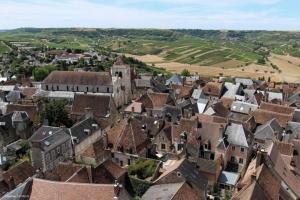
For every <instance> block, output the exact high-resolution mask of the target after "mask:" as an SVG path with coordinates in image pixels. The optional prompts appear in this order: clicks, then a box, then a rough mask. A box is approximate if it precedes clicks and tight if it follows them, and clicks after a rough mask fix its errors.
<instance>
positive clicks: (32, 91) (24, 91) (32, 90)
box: [21, 87, 38, 99]
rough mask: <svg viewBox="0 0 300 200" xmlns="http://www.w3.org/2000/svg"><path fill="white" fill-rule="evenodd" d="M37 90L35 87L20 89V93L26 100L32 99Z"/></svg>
mask: <svg viewBox="0 0 300 200" xmlns="http://www.w3.org/2000/svg"><path fill="white" fill-rule="evenodd" d="M37 90H38V88H35V87H26V88H22V89H21V92H22V94H23V95H24V96H25V98H26V99H32V96H33V95H34V94H35V93H36V92H37Z"/></svg>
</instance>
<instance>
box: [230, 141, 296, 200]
mask: <svg viewBox="0 0 300 200" xmlns="http://www.w3.org/2000/svg"><path fill="white" fill-rule="evenodd" d="M286 150H287V148H286V144H280V143H278V142H277V143H272V144H271V145H270V146H269V147H268V148H267V149H264V150H260V151H258V152H257V156H256V158H255V159H254V160H252V161H251V163H250V164H249V167H248V169H247V171H246V173H245V176H244V177H243V179H242V180H241V181H240V182H239V183H238V189H239V192H237V194H235V195H234V196H233V199H253V198H255V199H298V198H299V196H300V190H299V187H298V185H299V184H300V179H299V178H298V177H297V175H296V174H295V173H293V172H292V170H291V169H292V168H291V165H290V163H291V162H290V159H291V156H289V155H286V153H287V152H286ZM291 153H292V152H291ZM287 154H290V153H287Z"/></svg>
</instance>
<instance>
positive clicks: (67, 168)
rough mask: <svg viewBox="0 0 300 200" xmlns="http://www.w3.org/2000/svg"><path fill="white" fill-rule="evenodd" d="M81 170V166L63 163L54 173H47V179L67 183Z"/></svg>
mask: <svg viewBox="0 0 300 200" xmlns="http://www.w3.org/2000/svg"><path fill="white" fill-rule="evenodd" d="M81 168H82V166H81V165H79V164H75V163H71V162H68V163H65V162H63V163H62V162H61V163H59V164H58V166H57V167H56V168H55V170H54V171H53V172H52V173H50V172H48V173H47V172H46V174H45V179H47V180H54V181H62V182H65V181H67V180H68V179H69V178H70V177H71V176H72V175H73V174H74V173H76V172H77V171H78V170H80V169H81Z"/></svg>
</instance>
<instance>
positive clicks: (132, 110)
mask: <svg viewBox="0 0 300 200" xmlns="http://www.w3.org/2000/svg"><path fill="white" fill-rule="evenodd" d="M142 111H143V107H142V103H140V102H132V103H131V104H130V105H129V106H127V107H126V108H125V110H124V112H125V113H127V114H133V115H134V114H141V113H142Z"/></svg>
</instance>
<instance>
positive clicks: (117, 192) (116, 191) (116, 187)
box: [114, 180, 122, 200]
mask: <svg viewBox="0 0 300 200" xmlns="http://www.w3.org/2000/svg"><path fill="white" fill-rule="evenodd" d="M121 188H122V185H120V184H119V183H118V181H117V180H115V184H114V194H115V196H114V199H116V200H117V199H119V196H120V192H121Z"/></svg>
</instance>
